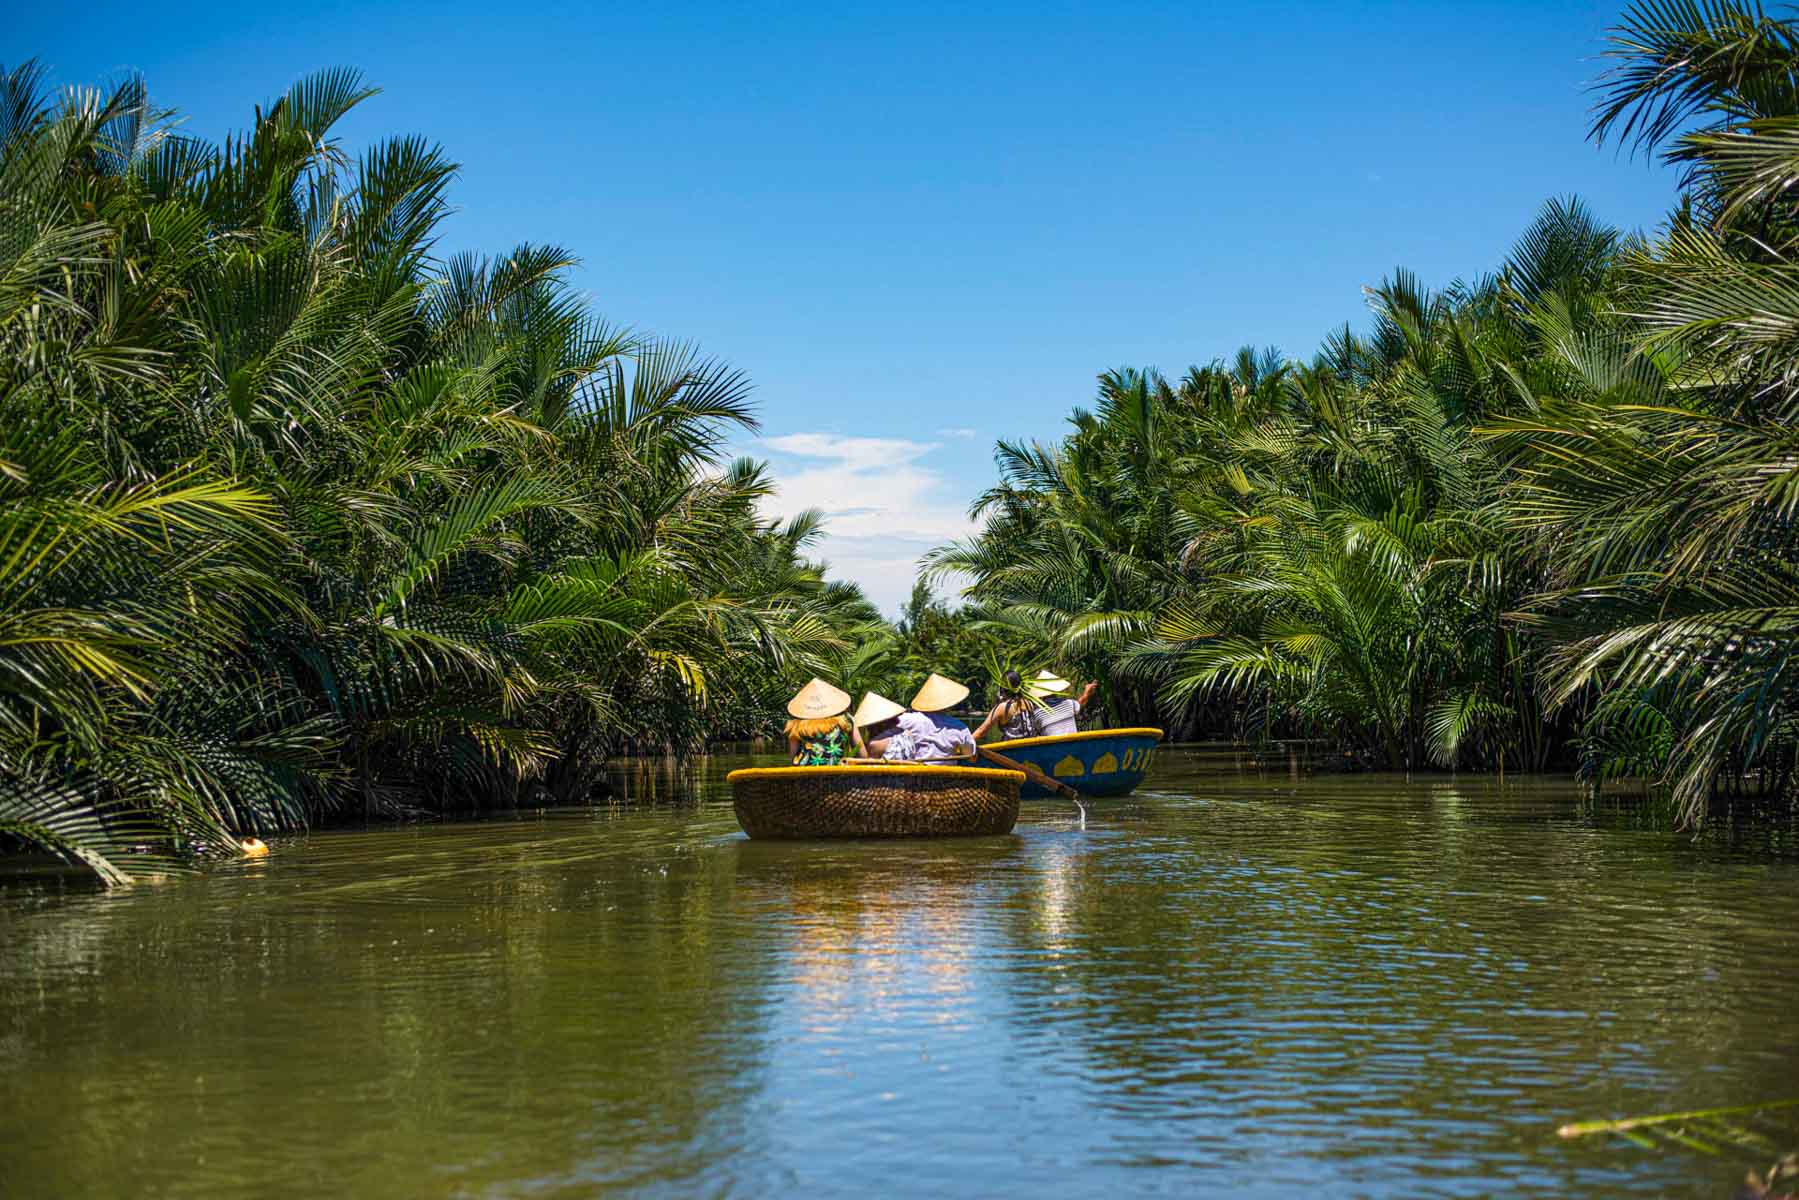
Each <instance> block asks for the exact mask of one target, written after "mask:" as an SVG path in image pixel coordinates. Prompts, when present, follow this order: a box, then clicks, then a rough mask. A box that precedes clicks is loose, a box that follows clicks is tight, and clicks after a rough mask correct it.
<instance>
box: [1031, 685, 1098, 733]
mask: <svg viewBox="0 0 1799 1200" xmlns="http://www.w3.org/2000/svg"><path fill="white" fill-rule="evenodd" d="M1025 688H1026V690H1027V691H1029V692H1030V694H1031V695H1033V696H1035V697H1037V699H1039V700H1041V701H1043V703H1044V706H1043V708H1041V709H1040V710H1038V713H1037V723H1038V725H1039V726H1041V728H1042V729H1043V736H1044V737H1055V736H1056V735H1057V734H1060V733H1074V732H1075V731H1076V729H1077V728H1079V727H1078V725H1077V724H1076V718H1077V717H1079V716H1080V715H1081V710H1082V709H1084V708H1086V707H1087V705H1088V703H1090V702H1091V701H1092V699H1093V693H1094V692H1096V691H1098V690H1099V684H1098V683H1097V682H1095V683H1087V684H1082V685H1081V695H1080V698H1079V699H1074V698H1071V697H1070V696H1069V695H1068V692H1069V691H1070V685H1069V683H1068V681H1067V680H1066V679H1063V678H1062V677H1061V676H1059V675H1057V674H1055V673H1053V672H1051V671H1039V672H1037V677H1036V678H1035V679H1033V680H1031V681H1030V682H1029V683H1027V684H1025Z"/></svg>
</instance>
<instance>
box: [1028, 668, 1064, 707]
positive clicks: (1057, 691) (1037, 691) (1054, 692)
mask: <svg viewBox="0 0 1799 1200" xmlns="http://www.w3.org/2000/svg"><path fill="white" fill-rule="evenodd" d="M1024 690H1025V691H1027V692H1029V693H1030V694H1031V695H1033V696H1035V697H1037V699H1039V700H1041V699H1043V698H1044V697H1045V696H1060V695H1061V694H1062V693H1063V692H1066V691H1067V690H1068V681H1067V680H1066V679H1063V678H1062V677H1061V676H1060V675H1057V674H1056V673H1055V672H1054V671H1039V672H1037V674H1036V675H1035V676H1034V677H1033V678H1031V679H1029V680H1027V681H1026V682H1025V685H1024Z"/></svg>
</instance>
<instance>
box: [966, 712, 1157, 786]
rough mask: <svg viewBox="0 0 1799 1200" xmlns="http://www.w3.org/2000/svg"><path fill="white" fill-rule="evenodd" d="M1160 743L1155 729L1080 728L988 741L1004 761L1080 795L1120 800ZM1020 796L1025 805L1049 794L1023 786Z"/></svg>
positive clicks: (1147, 768)
mask: <svg viewBox="0 0 1799 1200" xmlns="http://www.w3.org/2000/svg"><path fill="white" fill-rule="evenodd" d="M1161 740H1162V731H1161V730H1160V729H1083V730H1082V731H1081V732H1079V733H1058V734H1054V735H1052V736H1050V737H1034V738H1018V739H1016V740H1015V741H1010V742H993V743H992V747H993V749H995V750H997V751H998V752H999V753H1001V754H1003V755H1005V756H1006V757H1007V758H1013V759H1017V760H1018V761H1019V762H1024V763H1029V764H1031V765H1032V766H1033V767H1036V768H1037V769H1038V770H1039V771H1042V772H1043V773H1044V774H1045V775H1048V776H1050V777H1051V778H1052V779H1057V780H1060V781H1061V782H1063V783H1066V784H1068V785H1070V786H1071V787H1073V788H1074V789H1075V790H1077V791H1079V792H1080V793H1081V794H1082V795H1083V796H1126V795H1129V794H1130V793H1131V792H1133V791H1135V790H1136V788H1137V785H1138V784H1140V783H1142V782H1143V780H1144V778H1145V777H1146V776H1148V774H1149V772H1150V769H1151V768H1152V767H1153V766H1154V765H1155V757H1156V744H1157V743H1158V742H1160V741H1161ZM1022 794H1023V796H1024V798H1025V799H1026V800H1042V799H1045V798H1047V797H1049V796H1050V795H1052V793H1051V792H1050V791H1049V789H1048V788H1042V787H1038V786H1037V785H1036V784H1034V783H1030V782H1028V781H1027V782H1026V783H1025V785H1024V790H1023V793H1022Z"/></svg>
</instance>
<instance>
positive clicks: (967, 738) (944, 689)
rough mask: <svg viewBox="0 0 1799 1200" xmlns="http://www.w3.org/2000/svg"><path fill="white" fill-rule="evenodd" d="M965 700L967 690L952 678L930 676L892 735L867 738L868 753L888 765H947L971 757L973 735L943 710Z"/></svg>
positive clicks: (900, 717) (898, 719) (973, 750)
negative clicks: (930, 763)
mask: <svg viewBox="0 0 1799 1200" xmlns="http://www.w3.org/2000/svg"><path fill="white" fill-rule="evenodd" d="M966 699H968V689H967V688H966V687H964V686H963V685H962V684H959V683H957V682H956V681H955V680H953V679H945V678H944V677H943V676H941V675H936V674H933V675H932V676H931V677H930V678H929V679H927V680H925V682H924V686H923V687H921V688H919V689H918V695H916V696H914V697H912V711H910V712H903V713H900V714H899V716H898V718H897V721H898V724H897V726H896V728H895V730H894V732H893V733H892V734H891V735H890V736H888V737H886V738H884V739H878V741H879V744H880V748H879V749H878V750H877V749H876V745H877V739H872V738H871V739H870V741H869V744H868V749H869V752H870V753H871V754H873V753H879V754H880V755H881V757H883V758H885V759H887V760H888V761H889V762H951V761H964V760H968V759H972V758H973V757H974V756H975V748H974V734H972V733H970V732H969V731H968V726H967V725H965V724H963V723H962V722H961V721H959V720H957V719H956V718H955V717H952V716H949V715H948V713H947V712H946V711H945V710H947V709H951V708H954V707H955V706H956V705H958V704H960V703H962V701H964V700H966Z"/></svg>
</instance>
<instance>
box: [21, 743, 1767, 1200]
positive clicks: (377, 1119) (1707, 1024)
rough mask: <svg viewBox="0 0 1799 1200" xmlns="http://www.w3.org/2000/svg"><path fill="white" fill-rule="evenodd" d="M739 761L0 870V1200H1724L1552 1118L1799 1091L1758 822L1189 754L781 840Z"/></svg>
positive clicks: (1694, 1174) (1712, 1167)
mask: <svg viewBox="0 0 1799 1200" xmlns="http://www.w3.org/2000/svg"><path fill="white" fill-rule="evenodd" d="M745 761H747V760H743V759H734V760H725V759H714V760H711V761H709V762H706V763H704V764H701V765H700V766H699V767H698V768H697V769H696V771H695V773H694V774H693V776H691V777H688V778H682V777H679V776H676V775H672V774H666V773H663V772H660V771H654V770H651V771H640V772H638V773H635V774H632V775H629V776H625V777H623V778H622V782H623V783H624V784H625V785H626V786H627V787H628V788H629V790H630V791H631V792H632V796H633V804H632V805H629V806H626V805H621V806H619V807H617V808H614V809H600V810H594V811H581V812H551V813H544V814H532V815H528V816H523V817H519V818H517V819H514V818H510V817H509V818H506V819H496V820H489V821H484V822H476V823H464V824H442V825H438V824H434V825H425V826H417V827H407V828H397V829H396V828H380V829H372V830H369V831H366V832H364V831H354V832H330V833H320V834H316V835H313V836H310V837H305V838H298V839H291V840H286V841H280V842H277V843H276V845H275V849H274V854H273V856H272V857H270V858H269V859H267V860H265V861H261V862H241V863H235V864H232V865H230V866H228V867H224V868H220V869H217V870H213V871H210V872H208V873H206V874H203V875H200V876H196V877H191V878H180V879H175V880H172V881H168V882H164V883H159V884H152V885H139V886H135V887H131V888H127V889H123V890H120V891H117V892H115V893H113V894H109V895H99V894H92V893H89V892H87V891H85V890H83V889H81V888H79V887H77V886H75V885H72V884H57V883H52V884H43V883H31V882H26V883H22V884H21V883H16V882H15V883H14V884H12V885H10V886H8V887H7V888H4V889H0V1081H3V1082H0V1193H3V1194H4V1195H7V1196H102V1195H127V1194H130V1195H144V1196H171V1195H209V1194H234V1195H246V1196H248V1195H258V1196H263V1195H358V1196H444V1195H530V1196H582V1195H591V1194H596V1193H602V1192H614V1191H616V1192H625V1191H635V1192H643V1193H648V1194H663V1195H681V1196H686V1195H708V1194H711V1195H723V1194H735V1195H768V1194H774V1193H792V1192H803V1193H805V1194H817V1195H832V1194H834V1195H871V1194H872V1195H938V1194H941V1195H948V1194H962V1195H967V1194H975V1195H999V1194H1004V1193H1021V1192H1028V1191H1035V1192H1037V1193H1039V1194H1044V1195H1050V1194H1053V1195H1094V1196H1098V1195H1107V1196H1113V1195H1126V1194H1166V1195H1194V1194H1206V1193H1212V1192H1228V1193H1230V1194H1234V1195H1240V1196H1270V1197H1275V1196H1278V1197H1293V1196H1313V1195H1317V1196H1323V1195H1331V1196H1339V1195H1341V1196H1355V1195H1465V1196H1487V1195H1500V1194H1503V1195H1509V1196H1570V1195H1617V1194H1622V1193H1632V1194H1637V1193H1641V1194H1652V1195H1653V1194H1669V1195H1694V1196H1721V1195H1724V1194H1727V1193H1728V1190H1729V1187H1730V1185H1731V1184H1732V1183H1734V1182H1735V1181H1736V1180H1738V1179H1740V1178H1741V1174H1742V1171H1743V1169H1744V1168H1745V1167H1746V1166H1748V1165H1753V1164H1744V1163H1739V1162H1734V1161H1724V1162H1719V1161H1713V1160H1708V1159H1706V1158H1703V1157H1701V1156H1697V1155H1693V1156H1668V1155H1660V1154H1647V1153H1644V1152H1643V1151H1640V1150H1636V1149H1634V1148H1632V1147H1630V1146H1628V1145H1623V1144H1593V1145H1589V1144H1585V1143H1570V1142H1563V1141H1560V1140H1558V1139H1557V1138H1556V1136H1555V1128H1556V1126H1557V1125H1558V1124H1559V1123H1560V1122H1562V1121H1565V1120H1570V1119H1576V1118H1583V1117H1593V1116H1606V1115H1623V1114H1629V1113H1635V1112H1645V1111H1657V1110H1665V1109H1669V1108H1695V1107H1703V1106H1708V1105H1721V1104H1732V1103H1743V1102H1748V1101H1755V1100H1762V1099H1770V1098H1773V1097H1776V1096H1786V1095H1794V1094H1799V1001H1796V992H1795V985H1796V981H1799V975H1796V974H1795V964H1796V963H1799V954H1796V951H1799V865H1796V864H1795V860H1794V858H1793V856H1792V855H1791V853H1790V850H1788V848H1787V847H1786V846H1785V844H1784V842H1783V840H1782V834H1781V833H1780V831H1775V832H1774V833H1773V834H1771V835H1770V836H1769V838H1768V839H1765V840H1764V841H1763V842H1760V843H1757V844H1754V845H1750V846H1743V845H1738V844H1732V843H1730V842H1728V841H1725V842H1717V841H1701V842H1698V843H1695V842H1694V841H1692V840H1691V839H1689V838H1685V837H1679V836H1674V835H1668V834H1663V833H1656V832H1652V831H1647V830H1644V829H1641V828H1633V827H1631V825H1630V823H1629V822H1620V821H1619V820H1618V819H1617V818H1616V817H1615V816H1612V815H1609V814H1605V813H1601V814H1599V815H1593V814H1591V813H1587V812H1583V810H1582V808H1581V806H1580V805H1579V803H1578V800H1577V798H1576V796H1575V793H1574V791H1573V789H1572V788H1570V787H1568V786H1567V785H1565V784H1562V783H1558V782H1546V781H1524V782H1522V783H1520V782H1516V781H1514V782H1512V783H1511V784H1510V785H1509V786H1507V787H1506V788H1505V789H1503V790H1501V789H1499V788H1497V787H1495V785H1494V784H1493V783H1492V782H1491V781H1488V780H1484V779H1470V778H1464V779H1461V780H1459V781H1457V780H1450V779H1447V778H1439V779H1433V780H1425V781H1420V782H1415V783H1409V784H1408V783H1406V782H1405V781H1403V780H1400V779H1394V778H1390V777H1374V776H1342V777H1330V776H1325V777H1316V778H1310V779H1299V778H1293V777H1291V776H1290V775H1289V773H1288V771H1287V770H1286V769H1285V768H1284V767H1278V768H1276V769H1270V770H1262V769H1259V768H1257V767H1255V766H1253V765H1245V764H1244V763H1243V762H1242V761H1240V760H1238V759H1235V758H1233V757H1232V756H1230V755H1228V754H1222V753H1217V752H1208V751H1205V750H1202V749H1198V748H1194V749H1165V750H1164V752H1163V755H1162V759H1161V762H1160V764H1159V772H1158V775H1157V777H1156V778H1155V779H1153V780H1152V781H1151V783H1150V784H1148V785H1146V786H1145V788H1144V790H1143V791H1142V792H1140V793H1139V794H1138V795H1137V796H1135V797H1132V798H1130V799H1129V800H1127V801H1123V802H1116V801H1114V802H1105V803H1103V804H1101V805H1099V806H1096V807H1095V809H1094V811H1093V814H1092V817H1091V819H1090V820H1089V822H1088V826H1087V828H1085V829H1084V830H1083V829H1080V828H1078V827H1077V824H1076V822H1075V820H1074V818H1073V813H1072V810H1071V808H1070V807H1069V806H1067V805H1065V804H1062V803H1059V802H1038V803H1027V804H1026V806H1025V812H1024V815H1023V817H1022V819H1021V820H1020V822H1019V826H1018V830H1017V832H1016V833H1015V834H1013V835H1012V836H1009V837H1003V838H993V839H981V840H968V841H954V840H951V841H939V842H906V843H885V844H883V843H842V844H805V845H772V844H763V843H752V842H749V841H747V840H745V839H744V838H743V836H742V835H741V834H740V833H739V832H738V831H737V827H736V823H735V822H734V820H733V819H732V815H731V809H730V803H729V795H728V792H727V790H726V789H725V787H724V784H723V776H724V772H725V771H726V770H727V769H729V768H730V767H732V766H736V765H741V764H742V763H743V762H745ZM645 801H649V802H650V803H648V804H647V805H646V804H645V803H644V802H645Z"/></svg>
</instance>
